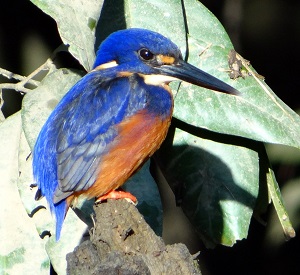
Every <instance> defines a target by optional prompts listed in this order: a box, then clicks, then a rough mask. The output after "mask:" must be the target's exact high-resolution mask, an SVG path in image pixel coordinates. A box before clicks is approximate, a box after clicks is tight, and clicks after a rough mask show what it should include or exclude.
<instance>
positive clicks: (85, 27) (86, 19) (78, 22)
mask: <svg viewBox="0 0 300 275" xmlns="http://www.w3.org/2000/svg"><path fill="white" fill-rule="evenodd" d="M31 2H32V3H34V4H35V5H36V6H38V7H39V8H40V9H41V10H42V11H43V12H45V13H47V14H48V15H50V16H51V17H52V18H53V19H54V20H55V21H56V23H57V26H58V31H59V34H60V37H61V39H62V41H63V42H64V44H66V45H70V47H69V51H70V53H71V54H72V55H73V56H74V57H75V58H76V59H78V60H79V62H80V63H81V64H82V65H83V66H84V68H85V69H86V70H87V71H89V70H90V69H91V68H92V66H93V63H94V59H95V51H94V45H95V29H96V26H97V21H98V18H99V16H100V11H101V7H102V4H103V1H101V0H89V1H84V0H74V1H61V0H31Z"/></svg>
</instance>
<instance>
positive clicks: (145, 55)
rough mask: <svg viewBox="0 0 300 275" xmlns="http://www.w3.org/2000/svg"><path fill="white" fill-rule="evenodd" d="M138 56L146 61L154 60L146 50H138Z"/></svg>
mask: <svg viewBox="0 0 300 275" xmlns="http://www.w3.org/2000/svg"><path fill="white" fill-rule="evenodd" d="M139 55H140V57H141V58H142V59H144V60H146V61H149V60H152V59H153V58H154V54H153V53H152V52H150V51H149V50H148V49H140V50H139Z"/></svg>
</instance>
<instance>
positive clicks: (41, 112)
mask: <svg viewBox="0 0 300 275" xmlns="http://www.w3.org/2000/svg"><path fill="white" fill-rule="evenodd" d="M81 77H82V72H79V71H74V70H68V69H60V70H55V71H54V72H52V73H50V74H48V75H47V77H45V78H44V79H43V81H42V82H41V84H40V86H39V87H38V88H37V89H35V90H33V91H32V92H30V93H27V94H26V95H25V97H24V99H23V101H22V111H21V112H22V127H23V129H24V132H25V135H26V139H27V141H28V143H29V145H30V148H31V149H33V146H34V144H35V141H36V139H37V136H38V134H39V132H40V130H41V128H42V126H43V125H44V123H45V122H46V120H47V118H48V117H49V115H50V114H51V112H52V111H53V109H54V107H55V106H56V105H57V103H58V102H59V101H60V99H61V98H62V97H63V96H64V95H65V94H66V92H67V91H68V90H69V89H70V88H71V87H72V86H73V85H74V84H75V83H76V82H77V81H78V80H79V79H80V78H81Z"/></svg>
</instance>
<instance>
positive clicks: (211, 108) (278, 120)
mask: <svg viewBox="0 0 300 275" xmlns="http://www.w3.org/2000/svg"><path fill="white" fill-rule="evenodd" d="M185 3H186V5H185V7H186V16H187V26H188V29H189V36H188V44H189V62H190V63H192V64H194V65H196V66H197V67H200V68H202V69H203V70H204V71H206V72H208V73H210V74H212V75H214V76H216V77H218V78H219V79H222V80H223V81H225V82H227V83H228V84H230V85H231V86H233V87H235V88H236V89H237V90H239V91H240V92H241V95H240V96H230V95H225V94H221V93H217V92H214V91H208V90H206V89H202V88H199V87H196V86H194V85H190V84H186V83H183V84H182V85H181V86H180V89H179V91H178V92H177V94H176V96H175V109H174V116H175V117H176V118H178V119H180V120H182V121H185V122H187V123H189V124H192V125H194V126H198V127H201V128H205V129H209V130H212V131H215V132H218V133H225V134H231V135H237V136H242V137H246V138H250V139H254V140H259V141H263V142H268V143H278V144H284V145H290V146H294V147H297V148H300V141H299V138H298V137H299V135H300V118H299V116H298V115H297V114H296V113H295V112H294V111H293V110H291V109H290V108H289V107H288V106H287V105H285V104H284V103H283V102H282V101H281V100H280V99H279V98H278V97H277V96H276V95H275V94H274V93H273V92H272V90H271V89H270V88H269V87H268V86H267V85H266V83H265V82H264V81H263V80H261V79H260V78H259V77H257V76H256V75H255V71H254V69H253V68H252V67H251V66H249V65H247V62H246V61H245V60H243V65H244V66H243V67H244V69H245V70H246V71H247V72H248V73H250V74H251V76H246V77H245V79H243V78H238V79H236V80H231V79H229V76H228V72H227V71H228V69H229V67H228V54H229V51H230V50H231V49H232V48H233V46H232V44H231V42H230V40H229V38H228V36H227V35H226V33H225V31H224V29H223V27H222V26H221V24H220V23H219V22H218V21H217V20H216V18H214V17H213V16H212V14H211V13H210V12H209V11H207V10H206V9H205V8H204V7H203V6H202V4H201V3H199V2H197V1H185ZM175 42H176V41H175Z"/></svg>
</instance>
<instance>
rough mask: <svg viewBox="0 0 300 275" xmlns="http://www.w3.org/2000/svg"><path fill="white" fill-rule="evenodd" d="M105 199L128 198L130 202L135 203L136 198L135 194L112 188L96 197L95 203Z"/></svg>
mask: <svg viewBox="0 0 300 275" xmlns="http://www.w3.org/2000/svg"><path fill="white" fill-rule="evenodd" d="M107 199H113V200H119V199H126V200H129V201H130V202H132V203H133V204H134V205H136V204H137V198H136V197H135V196H133V195H132V194H130V193H129V192H125V191H119V190H118V191H117V190H112V191H110V192H108V193H106V194H105V195H103V196H101V197H98V198H97V199H96V203H101V202H103V201H105V200H107Z"/></svg>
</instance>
